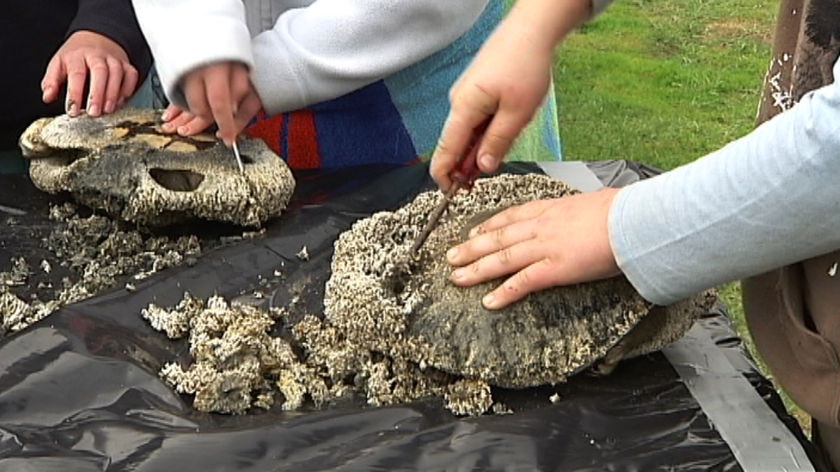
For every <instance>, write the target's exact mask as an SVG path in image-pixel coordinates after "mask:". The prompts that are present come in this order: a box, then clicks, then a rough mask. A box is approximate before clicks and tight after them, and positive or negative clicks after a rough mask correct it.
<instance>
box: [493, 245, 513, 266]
mask: <svg viewBox="0 0 840 472" xmlns="http://www.w3.org/2000/svg"><path fill="white" fill-rule="evenodd" d="M496 254H497V256H498V259H499V262H500V263H501V264H502V265H504V266H507V265H510V263H511V261H512V260H513V254H512V252H511V250H510V248H509V247H506V248H504V249H502V250H500V251H498V252H497V253H496Z"/></svg>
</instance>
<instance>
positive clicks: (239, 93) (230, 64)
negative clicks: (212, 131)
mask: <svg viewBox="0 0 840 472" xmlns="http://www.w3.org/2000/svg"><path fill="white" fill-rule="evenodd" d="M182 86H183V89H184V96H185V97H186V99H187V105H188V107H189V113H188V114H186V115H184V114H183V113H182V114H180V116H175V117H168V116H167V117H165V118H168V119H169V120H174V121H173V122H177V123H178V124H176V125H175V126H173V127H172V128H170V131H171V130H173V129H174V130H177V131H178V133H180V134H185V135H191V134H196V133H199V132H201V131H203V130H204V129H206V128H207V127H208V126H209V125H210V124H212V123H216V125H218V127H219V130H218V132H217V133H216V135H217V136H218V137H219V138H221V139H222V141H224V143H225V144H227V145H228V146H230V145H231V144H233V141H234V140H236V136H237V135H238V134H239V133H240V132H241V131H242V129H243V128H245V125H247V124H248V122H249V121H250V120H251V118H253V117H254V116H255V115H256V114H257V112H258V111H259V110H260V108H261V107H262V102H261V101H260V98H259V95H257V92H256V90H255V89H254V87H253V85H252V84H251V79H250V73H249V71H248V68H247V67H246V66H245V65H244V64H242V63H241V62H234V61H225V62H218V63H215V64H210V65H207V66H204V67H200V68H198V69H196V70H193V71H192V72H190V73H188V74H187V75H186V76H185V77H184V79H183V81H182ZM170 109H171V108H170ZM165 121H167V120H165ZM182 126H183V127H184V129H183V131H184V132H183V133H182V132H181V131H182V129H181V127H182ZM164 130H165V131H166V128H164Z"/></svg>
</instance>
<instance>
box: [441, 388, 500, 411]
mask: <svg viewBox="0 0 840 472" xmlns="http://www.w3.org/2000/svg"><path fill="white" fill-rule="evenodd" d="M444 399H445V400H446V407H447V408H448V409H449V410H451V411H452V412H453V413H454V414H456V415H469V416H478V415H481V414H483V413H484V412H486V411H487V410H489V409H490V406H491V405H493V395H492V393H491V392H490V385H487V382H483V381H481V380H475V379H463V380H459V381H457V382H455V383H453V384H451V385H449V386H448V387H447V389H446V393H445V394H444Z"/></svg>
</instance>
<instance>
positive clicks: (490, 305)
mask: <svg viewBox="0 0 840 472" xmlns="http://www.w3.org/2000/svg"><path fill="white" fill-rule="evenodd" d="M481 304H482V305H484V308H487V309H488V310H493V309H495V308H496V307H497V306H498V305H499V301H498V300H496V296H495V295H493V294H492V293H488V294H487V295H485V296H484V298H482V299H481Z"/></svg>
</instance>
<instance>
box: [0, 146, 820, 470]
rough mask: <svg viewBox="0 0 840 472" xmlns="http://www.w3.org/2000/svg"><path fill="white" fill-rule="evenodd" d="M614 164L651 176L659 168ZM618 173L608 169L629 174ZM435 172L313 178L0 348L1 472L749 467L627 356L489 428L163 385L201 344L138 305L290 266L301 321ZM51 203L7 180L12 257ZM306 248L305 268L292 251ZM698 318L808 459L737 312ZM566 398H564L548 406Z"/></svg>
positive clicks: (1, 237)
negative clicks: (336, 263) (207, 400)
mask: <svg viewBox="0 0 840 472" xmlns="http://www.w3.org/2000/svg"><path fill="white" fill-rule="evenodd" d="M618 165H619V166H620V167H621V168H622V169H623V170H624V171H627V170H629V171H632V172H636V173H637V174H638V175H643V176H644V175H645V174H646V173H647V172H648V171H647V170H645V169H644V168H642V167H639V166H634V165H628V164H627V163H623V162H619V163H618ZM601 166H603V164H601ZM615 169H616V168H615V167H611V168H609V169H603V168H602V169H594V170H595V171H596V173H597V174H598V175H599V176H603V175H613V176H615V172H613V171H614V170H615ZM506 171H509V172H533V171H538V168H537V167H535V166H531V165H520V166H508V167H507V168H506ZM427 172H428V168H427V167H426V166H422V165H421V166H413V167H399V168H395V167H367V168H358V169H354V170H348V171H342V172H310V173H299V174H298V175H297V177H298V182H299V183H298V190H297V191H296V195H295V198H294V200H293V203H292V205H291V206H290V209H289V211H288V213H286V214H284V216H283V217H281V218H280V219H279V220H277V221H274V222H273V223H272V224H271V225H270V226H269V227H268V231H267V233H266V234H265V236H264V237H261V238H258V239H254V240H245V241H242V242H239V243H237V244H235V245H232V246H227V247H221V248H218V249H216V250H213V251H211V252H210V253H206V254H204V255H203V256H201V257H200V258H199V260H198V262H197V263H196V264H195V265H193V266H191V267H186V266H181V267H178V268H172V269H168V270H166V271H164V272H162V273H159V274H156V275H155V276H153V277H151V278H149V279H146V280H144V281H142V282H141V283H138V284H137V287H136V291H133V292H129V291H127V290H123V289H120V290H116V291H114V292H111V293H108V294H105V295H102V296H98V297H96V298H93V299H89V300H87V301H85V302H82V303H78V304H75V305H72V306H68V307H65V308H64V309H62V310H60V311H58V312H56V313H54V314H52V315H51V316H49V317H48V318H46V319H44V320H42V321H41V322H39V323H37V324H35V325H33V326H32V327H30V328H29V329H27V330H25V331H23V332H21V333H18V334H17V335H15V336H11V337H8V338H5V339H3V340H0V470H4V471H5V470H13V471H52V470H56V471H58V470H61V471H178V472H187V471H269V470H270V471H286V470H288V471H321V470H338V471H349V470H370V471H379V470H381V471H400V470H423V471H444V470H445V471H465V470H470V471H475V470H482V471H483V470H557V471H605V470H608V471H619V470H626V471H655V470H663V471H664V470H668V471H738V470H742V469H741V466H740V465H739V464H738V463H737V461H736V459H735V458H734V456H733V454H732V452H731V450H730V448H729V446H727V444H726V443H725V442H724V441H723V440H722V439H721V437H720V435H719V434H718V432H716V431H715V429H714V427H713V425H712V424H711V423H710V421H709V420H708V418H707V417H706V415H705V414H704V412H703V411H702V409H701V408H700V406H699V405H698V403H697V402H696V401H695V400H694V398H693V397H692V396H691V394H690V393H689V391H688V390H687V389H686V387H685V385H684V384H683V383H682V382H681V381H680V379H679V377H678V376H677V374H676V373H675V371H674V369H673V368H672V367H671V365H670V364H669V363H668V361H667V360H666V359H665V357H664V356H663V355H662V354H661V353H655V354H652V355H648V356H642V357H639V358H636V359H632V360H628V361H624V362H622V363H621V364H620V365H619V367H618V368H617V369H616V371H615V372H614V373H613V374H612V375H610V376H608V377H593V376H590V375H586V374H581V375H578V376H576V377H574V378H572V379H570V381H569V382H568V383H565V384H562V385H557V386H553V387H552V386H546V387H541V388H532V389H524V390H504V391H502V390H499V391H495V392H494V393H495V394H496V395H498V398H501V399H502V400H503V401H504V402H505V403H506V404H507V405H508V406H509V407H511V408H512V409H513V410H514V411H515V413H513V414H509V415H500V416H484V417H476V418H458V417H455V416H453V415H451V414H450V413H449V412H447V411H446V410H445V409H444V408H443V407H442V403H441V401H439V400H437V399H429V400H423V401H417V402H414V403H411V404H405V405H398V406H390V407H368V406H365V405H364V404H363V402H362V401H361V400H360V401H358V402H348V403H346V404H339V405H335V406H332V407H330V408H328V409H326V410H321V411H298V412H282V411H274V410H272V411H267V412H266V411H262V410H259V411H256V412H254V414H249V415H242V416H229V415H219V414H206V413H201V412H197V411H195V410H193V409H192V407H191V406H190V405H191V398H190V397H182V396H179V395H178V394H176V393H174V392H173V391H172V390H171V389H170V388H168V387H167V386H166V385H165V384H163V383H162V382H161V381H160V380H159V379H158V378H157V375H156V372H157V370H158V369H159V368H160V367H161V366H162V365H163V364H164V363H166V362H170V361H172V360H174V359H180V360H181V361H182V362H188V357H187V346H186V344H185V342H183V341H170V340H168V339H167V338H166V336H165V335H164V334H162V333H159V332H156V331H154V330H153V329H152V328H151V327H149V326H148V324H147V323H146V322H145V321H144V320H143V319H142V318H141V317H140V310H141V309H142V308H144V307H146V306H147V305H148V304H149V303H152V302H154V303H157V304H161V305H165V306H171V305H174V304H176V303H177V302H178V301H179V300H180V299H181V298H182V297H183V294H184V292H185V291H189V292H191V293H192V294H193V295H195V296H197V297H208V296H210V295H213V294H214V293H216V294H219V295H222V296H224V297H226V298H235V297H237V296H240V295H243V294H248V293H249V292H251V291H253V290H254V289H255V288H257V287H259V286H260V281H261V280H265V279H267V278H270V277H272V275H273V273H274V271H275V269H277V268H281V271H282V273H283V276H284V277H285V279H284V283H283V284H282V285H280V287H279V289H277V290H276V291H275V292H274V294H273V296H272V297H271V298H270V302H271V303H273V304H276V305H283V306H286V305H287V302H288V301H289V300H288V297H289V294H288V293H287V292H286V291H285V288H284V287H288V286H294V285H295V284H305V286H306V287H308V290H307V291H306V292H305V294H304V297H303V302H304V303H301V304H299V306H301V310H303V311H302V312H301V313H303V312H312V311H314V312H319V310H320V307H321V297H322V295H323V284H324V282H325V281H326V279H327V278H328V276H329V261H330V258H331V256H332V245H333V242H334V240H335V238H336V236H337V234H339V233H340V232H341V231H343V230H344V229H346V228H348V227H349V226H350V224H352V222H353V221H355V220H356V219H359V218H362V217H366V216H368V215H370V214H371V213H373V212H375V211H379V210H390V209H395V208H397V207H398V206H400V205H402V204H404V203H406V202H408V201H409V200H410V199H412V198H413V197H414V196H415V195H416V194H417V192H418V191H420V190H425V189H429V188H432V183H431V181H430V179H429V178H428V176H427ZM621 173H624V172H621ZM625 176H626V174H625ZM610 178H611V179H612V177H610ZM631 180H632V179H631ZM51 199H52V198H47V197H45V196H43V195H42V194H40V193H38V192H37V191H35V190H34V189H32V188H31V184H29V183H28V181H27V180H26V177H25V176H21V175H17V176H13V175H5V176H0V220H2V218H3V216H4V215H5V216H10V215H14V221H15V222H16V224H15V225H14V226H9V225H8V224H3V227H2V229H0V242H2V243H0V261H7V260H8V257H9V256H10V255H13V254H25V255H27V256H29V255H36V257H37V254H38V251H45V250H44V249H43V248H41V247H39V244H40V243H39V235H41V234H43V232H44V231H46V230H48V228H49V222H48V220H47V218H46V210H47V206H48V203H49V201H50V200H51ZM18 210H22V211H18ZM23 212H25V213H23ZM303 246H306V248H307V251H308V253H309V255H310V259H309V260H308V261H301V260H300V259H299V258H298V257H297V255H296V254H297V253H298V252H299V251H300V250H301V248H302V247H303ZM5 263H6V262H3V264H5ZM3 269H5V267H2V266H0V270H3ZM701 324H702V325H703V326H704V327H705V328H706V329H708V330H709V333H710V335H711V337H712V339H713V340H715V341H716V343H717V348H718V349H724V350H726V351H727V355H728V356H729V357H731V358H735V359H737V360H738V362H735V365H736V368H738V369H739V370H740V371H742V373H743V374H744V375H745V376H746V378H747V379H748V380H749V382H750V383H751V384H752V385H753V386H754V388H755V389H756V391H757V392H758V393H759V394H760V395H761V397H762V398H763V399H764V400H765V401H766V402H767V403H768V405H769V406H770V407H771V408H772V409H773V410H774V411H776V412H777V414H778V415H779V417H780V418H781V419H782V421H783V422H784V423H785V424H786V425H787V426H788V427H789V428H790V429H791V431H792V432H793V433H794V435H795V437H796V438H797V439H798V440H800V441H801V442H802V443H803V445H805V446H806V449H807V444H805V442H806V441H805V439H804V436H803V435H802V432H801V431H800V430H799V428H798V425H797V424H796V421H795V420H794V419H793V418H792V417H790V416H788V415H787V414H786V413H785V412H784V407H783V406H782V404H781V401H780V399H779V397H778V395H777V393H776V392H775V390H774V389H773V386H772V384H771V383H770V382H769V381H768V380H767V379H765V378H764V377H762V376H761V375H760V374H759V373H758V372H757V371H756V369H755V368H754V367H753V364H752V362H751V361H750V360H749V356H748V354H747V353H746V351H745V350H744V348H743V346H742V344H741V342H740V340H739V339H738V338H737V337H736V335H735V334H734V331H733V330H732V328H731V326H730V325H729V322H728V319H727V316H726V314H725V312H724V310H723V308H721V307H718V308H716V309H715V311H714V312H712V313H710V314H709V315H708V316H707V317H706V318H704V319H703V320H702V321H701ZM555 393H557V394H559V396H560V401H559V402H557V403H552V402H551V401H549V397H550V396H551V395H553V394H555Z"/></svg>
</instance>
